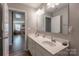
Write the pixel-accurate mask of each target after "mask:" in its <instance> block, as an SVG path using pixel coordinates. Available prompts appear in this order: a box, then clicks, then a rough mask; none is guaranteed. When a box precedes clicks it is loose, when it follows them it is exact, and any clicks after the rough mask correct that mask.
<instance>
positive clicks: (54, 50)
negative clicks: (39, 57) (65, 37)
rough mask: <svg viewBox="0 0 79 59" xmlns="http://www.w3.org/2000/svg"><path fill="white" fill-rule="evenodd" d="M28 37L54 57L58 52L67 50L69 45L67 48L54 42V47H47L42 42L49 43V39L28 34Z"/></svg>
mask: <svg viewBox="0 0 79 59" xmlns="http://www.w3.org/2000/svg"><path fill="white" fill-rule="evenodd" d="M28 36H29V37H30V38H31V39H33V40H34V41H35V42H37V43H38V44H39V45H40V46H42V47H43V48H44V49H46V50H47V51H48V52H50V53H51V54H53V55H55V54H56V53H58V52H59V51H61V50H63V49H65V48H67V47H68V46H69V45H67V46H63V45H62V44H61V43H60V42H58V41H56V43H55V46H49V45H45V44H43V43H42V42H44V41H50V42H51V40H50V39H48V38H43V37H42V36H38V37H35V35H34V34H28Z"/></svg>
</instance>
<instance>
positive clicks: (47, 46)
mask: <svg viewBox="0 0 79 59" xmlns="http://www.w3.org/2000/svg"><path fill="white" fill-rule="evenodd" d="M68 46H69V45H68V44H67V45H66V46H64V45H62V43H60V42H58V41H56V42H55V43H54V42H52V41H51V40H50V39H48V38H46V37H42V36H35V35H34V34H28V50H29V51H30V53H31V55H32V56H66V55H68V52H67V51H66V49H67V47H68Z"/></svg>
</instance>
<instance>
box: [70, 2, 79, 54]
mask: <svg viewBox="0 0 79 59" xmlns="http://www.w3.org/2000/svg"><path fill="white" fill-rule="evenodd" d="M69 8H70V11H69V12H70V15H69V17H70V26H72V32H71V47H72V48H76V49H77V55H79V3H72V4H70V5H69Z"/></svg>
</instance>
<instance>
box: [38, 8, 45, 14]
mask: <svg viewBox="0 0 79 59" xmlns="http://www.w3.org/2000/svg"><path fill="white" fill-rule="evenodd" d="M36 14H38V15H41V14H44V10H43V9H38V10H37V11H36Z"/></svg>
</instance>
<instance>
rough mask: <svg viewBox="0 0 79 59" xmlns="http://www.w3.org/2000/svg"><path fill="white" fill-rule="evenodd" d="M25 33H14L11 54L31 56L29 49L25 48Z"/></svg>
mask: <svg viewBox="0 0 79 59" xmlns="http://www.w3.org/2000/svg"><path fill="white" fill-rule="evenodd" d="M24 42H25V37H24V35H14V36H13V45H12V46H10V48H9V55H10V56H31V54H30V52H29V51H25V50H24Z"/></svg>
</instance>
